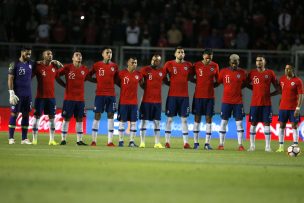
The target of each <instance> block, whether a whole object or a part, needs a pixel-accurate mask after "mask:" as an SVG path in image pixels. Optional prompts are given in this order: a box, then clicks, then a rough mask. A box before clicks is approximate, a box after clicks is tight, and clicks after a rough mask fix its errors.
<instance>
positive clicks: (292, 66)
mask: <svg viewBox="0 0 304 203" xmlns="http://www.w3.org/2000/svg"><path fill="white" fill-rule="evenodd" d="M286 65H289V66H290V67H291V68H292V69H293V70H294V69H295V66H294V64H293V63H286Z"/></svg>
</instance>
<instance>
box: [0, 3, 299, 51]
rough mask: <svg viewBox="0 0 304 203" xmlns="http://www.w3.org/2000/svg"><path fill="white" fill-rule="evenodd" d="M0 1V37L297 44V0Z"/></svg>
mask: <svg viewBox="0 0 304 203" xmlns="http://www.w3.org/2000/svg"><path fill="white" fill-rule="evenodd" d="M0 2H1V6H0V19H1V21H2V23H0V42H30V43H56V44H62V43H63V44H87V45H101V44H102V45H130V46H143V47H145V46H147V47H149V46H159V47H170V46H176V45H182V46H184V47H200V48H201V47H210V48H219V49H223V48H224V49H235V48H236V49H264V50H286V51H287V50H291V51H293V50H296V49H304V46H303V42H304V15H303V13H304V3H303V1H301V0H256V1H254V0H249V1H241V0H239V1H238V0H187V1H182V0H128V1H125V0H22V1H18V0H2V1H0Z"/></svg>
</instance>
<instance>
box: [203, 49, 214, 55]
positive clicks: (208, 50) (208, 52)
mask: <svg viewBox="0 0 304 203" xmlns="http://www.w3.org/2000/svg"><path fill="white" fill-rule="evenodd" d="M204 54H207V55H213V50H212V49H211V48H206V49H203V55H204Z"/></svg>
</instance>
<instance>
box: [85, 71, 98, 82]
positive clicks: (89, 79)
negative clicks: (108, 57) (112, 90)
mask: <svg viewBox="0 0 304 203" xmlns="http://www.w3.org/2000/svg"><path fill="white" fill-rule="evenodd" d="M86 80H87V81H90V82H92V83H97V79H96V78H95V77H92V74H90V73H89V74H87V76H86Z"/></svg>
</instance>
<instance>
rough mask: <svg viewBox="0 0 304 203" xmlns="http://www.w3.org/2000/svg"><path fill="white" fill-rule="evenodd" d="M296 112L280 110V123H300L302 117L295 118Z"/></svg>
mask: <svg viewBox="0 0 304 203" xmlns="http://www.w3.org/2000/svg"><path fill="white" fill-rule="evenodd" d="M294 112H295V111H294V110H279V119H278V120H279V121H280V122H282V123H287V122H288V121H289V122H291V123H299V122H300V115H299V116H298V117H294Z"/></svg>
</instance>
